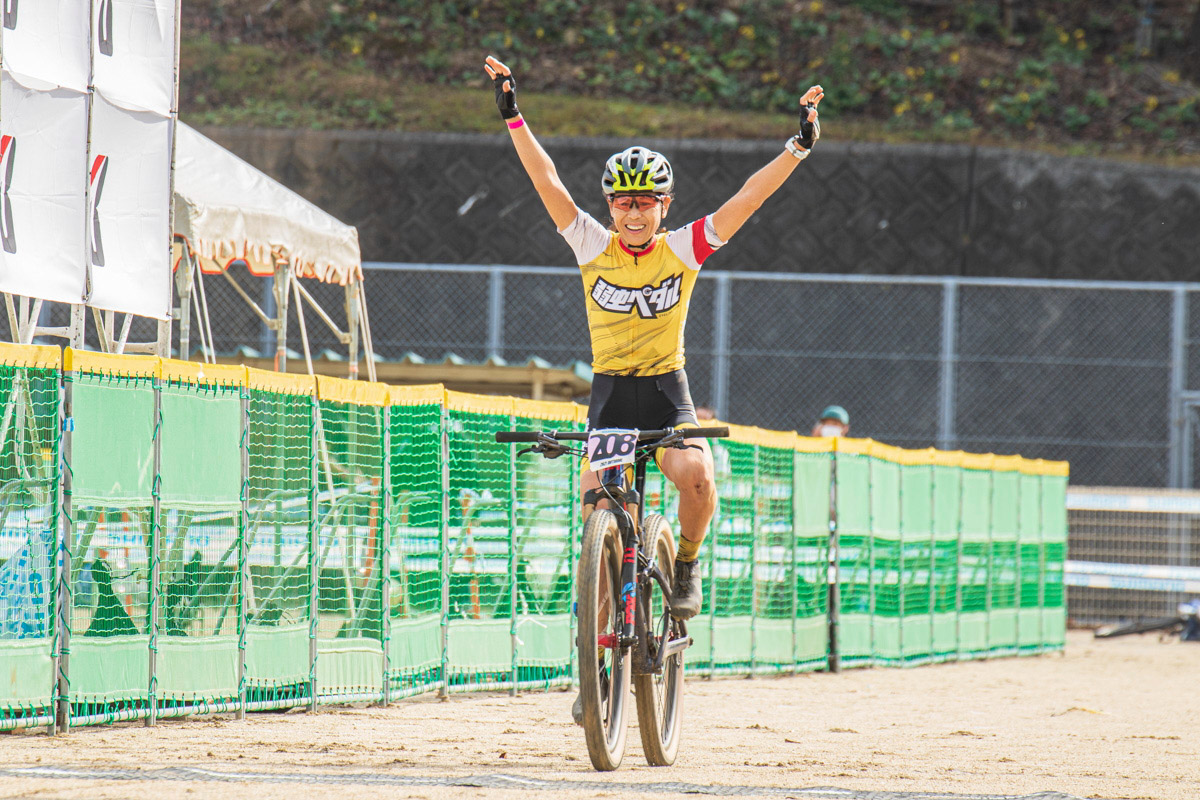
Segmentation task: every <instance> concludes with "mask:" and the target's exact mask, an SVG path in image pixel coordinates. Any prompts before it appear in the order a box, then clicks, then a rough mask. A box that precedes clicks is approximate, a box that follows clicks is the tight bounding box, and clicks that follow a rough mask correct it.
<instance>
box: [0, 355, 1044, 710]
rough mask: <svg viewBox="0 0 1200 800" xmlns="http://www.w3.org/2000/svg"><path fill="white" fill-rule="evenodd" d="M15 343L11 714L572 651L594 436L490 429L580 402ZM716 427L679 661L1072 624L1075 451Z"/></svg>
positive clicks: (815, 665) (568, 666) (1, 597)
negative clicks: (557, 451)
mask: <svg viewBox="0 0 1200 800" xmlns="http://www.w3.org/2000/svg"><path fill="white" fill-rule="evenodd" d="M0 353H2V354H4V355H5V357H6V358H5V359H0V398H2V399H3V400H4V402H5V412H4V416H3V418H2V419H0V477H2V478H3V484H2V486H0V492H2V494H0V514H2V515H3V516H2V519H3V525H0V656H2V657H3V658H4V663H5V664H6V665H9V664H11V665H13V666H12V668H11V670H9V671H7V673H6V674H10V675H11V678H10V680H9V681H8V682H7V683H3V682H0V728H11V727H18V726H22V727H24V726H30V725H37V724H50V723H51V722H52V721H53V716H54V712H55V711H56V710H57V711H58V712H59V714H60V716H65V717H67V718H68V719H67V721H68V723H69V724H72V725H81V724H90V723H103V722H112V721H117V720H124V719H134V718H140V717H149V718H151V719H154V718H158V717H164V716H171V715H183V714H192V713H204V712H209V711H215V710H221V709H233V710H238V711H245V710H250V711H253V710H265V709H273V708H287V707H291V706H296V705H315V704H317V703H339V702H351V701H365V702H378V701H387V700H391V699H396V698H400V697H404V696H408V695H413V694H418V693H421V692H426V691H431V690H437V691H442V692H447V691H464V690H478V689H488V688H491V689H496V688H502V689H506V690H512V691H517V690H519V689H544V688H548V687H550V686H553V685H557V684H561V683H566V682H569V681H570V680H571V679H572V675H573V674H574V666H575V665H574V663H573V660H574V649H575V648H574V634H575V618H574V615H573V613H572V600H573V594H574V579H575V575H574V565H575V560H576V558H577V554H578V551H579V537H580V535H581V528H582V525H581V521H580V518H579V516H580V507H579V497H578V495H579V479H580V473H579V467H578V463H577V462H574V461H572V460H571V459H568V458H560V459H556V460H547V459H542V458H538V457H523V458H517V457H516V450H517V449H518V448H517V446H513V445H501V444H498V443H496V441H495V438H494V434H495V433H496V432H497V431H499V430H505V429H517V430H539V429H541V430H581V429H582V424H581V422H582V417H583V414H582V410H581V409H580V408H579V407H577V406H573V405H569V404H560V403H540V402H533V401H526V400H516V399H513V398H496V397H485V396H480V395H469V394H462V393H457V392H447V391H445V390H444V389H443V388H442V387H440V386H431V387H403V388H389V387H386V386H382V385H379V384H369V383H363V382H351V381H341V380H336V379H327V378H320V379H312V378H307V377H298V376H285V375H279V374H277V373H269V372H261V371H257V370H246V369H244V368H241V367H215V366H212V365H204V366H200V365H194V364H188V363H187V362H173V361H170V360H166V359H156V358H148V357H119V356H103V355H99V354H87V353H75V352H73V351H67V352H66V355H65V356H64V357H63V358H62V361H61V366H60V361H59V355H58V353H59V351H57V350H54V349H52V348H21V347H5V348H0ZM60 405H61V408H62V413H63V414H64V416H65V417H66V418H67V419H66V423H65V424H63V425H62V426H60V425H59V421H58V419H59V413H60ZM60 431H63V432H65V434H66V436H65V437H64V436H63V435H60ZM712 447H713V453H714V463H715V468H716V478H717V483H718V494H719V497H720V500H719V507H718V511H717V514H716V517H715V518H714V520H713V523H712V525H711V526H710V531H709V538H708V540H707V543H706V544H705V546H704V548H703V550H702V551H701V555H700V559H701V560H700V565H701V569H702V574H703V576H704V580H705V587H706V597H705V602H704V608H703V610H702V612H701V614H700V615H699V616H698V617H696V618H695V619H693V620H692V621H691V622H690V623H689V633H690V634H691V635H692V637H693V639H694V642H695V644H694V646H693V647H692V648H691V649H690V650H689V652H688V656H687V663H688V669H689V671H691V672H693V673H706V672H707V673H737V674H748V673H757V672H780V671H797V670H811V669H823V668H827V667H830V666H835V667H838V668H840V667H842V666H855V665H866V664H878V665H912V664H921V663H926V662H930V661H944V660H950V659H964V658H975V657H983V656H995V655H1009V654H1015V653H1037V652H1044V651H1046V650H1055V649H1061V648H1062V646H1063V643H1064V630H1065V623H1066V610H1065V607H1064V601H1065V597H1064V592H1063V579H1062V572H1063V567H1064V561H1065V557H1066V538H1067V528H1066V511H1065V492H1066V485H1067V478H1066V469H1065V465H1061V464H1046V463H1043V462H1031V461H1026V460H1024V459H1021V458H1019V457H996V456H970V455H965V454H962V453H943V452H938V451H908V450H901V449H899V448H894V447H888V446H886V445H882V444H879V443H876V442H871V441H869V440H836V441H835V440H821V439H807V438H802V437H799V436H797V435H796V434H794V433H777V432H768V431H761V430H758V429H753V428H741V427H737V426H734V428H733V435H732V437H731V438H730V439H727V440H721V441H714V442H713V443H712ZM60 453H61V458H60ZM60 464H62V467H63V468H62V469H60ZM60 482H61V484H60ZM59 494H61V505H60V503H59V500H58V495H59ZM677 502H678V500H677V495H676V493H675V491H674V489H673V487H672V486H671V485H670V483H669V482H668V481H666V479H665V478H664V477H663V475H662V474H661V473H660V472H659V471H658V470H657V469H656V468H654V467H651V468H650V470H649V472H648V476H647V483H646V491H645V505H646V510H647V512H655V513H663V514H664V515H665V516H666V517H667V519H668V521H669V522H670V523H671V524H672V527H673V528H675V527H676V524H675V521H676V517H677V515H676V509H677ZM60 519H61V520H62V524H61V525H60ZM60 530H61V531H62V532H63V533H62V534H61V535H62V536H63V537H64V542H63V544H64V547H65V554H66V557H67V558H68V559H69V561H66V562H64V566H66V565H68V564H69V567H70V569H69V572H68V571H67V570H63V575H64V576H65V575H67V574H69V575H70V580H69V583H67V584H65V585H64V586H62V587H60V582H61V581H60V579H59V575H58V573H57V572H56V570H55V559H54V556H53V554H54V552H55V549H56V547H57V540H58V536H59V533H58V532H59V531H60ZM676 533H677V534H678V531H677V530H676ZM64 589H69V591H63V590H64ZM59 596H61V597H62V600H63V602H62V603H61V605H62V608H63V610H64V613H65V614H66V617H65V619H66V622H67V627H66V628H65V629H63V630H61V631H60V630H59V629H58V626H57V619H58V616H57V614H56V613H55V609H56V603H57V602H58V597H59ZM831 601H833V602H832V604H831ZM59 638H61V639H62V640H63V646H61V647H60V646H59V644H58V641H59ZM60 673H61V676H62V681H61V682H59V681H58V680H57V678H58V675H59V674H60ZM58 686H61V687H62V691H61V693H60V692H59V691H58V689H57V688H56V687H58ZM59 694H61V697H59V696H58V695H59ZM56 704H57V708H56Z"/></svg>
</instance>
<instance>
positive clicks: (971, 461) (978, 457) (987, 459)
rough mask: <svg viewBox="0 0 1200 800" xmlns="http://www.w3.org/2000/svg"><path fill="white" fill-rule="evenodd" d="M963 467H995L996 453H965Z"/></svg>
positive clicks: (985, 468)
mask: <svg viewBox="0 0 1200 800" xmlns="http://www.w3.org/2000/svg"><path fill="white" fill-rule="evenodd" d="M962 467H963V469H984V470H991V469H995V468H996V455H995V453H963V459H962Z"/></svg>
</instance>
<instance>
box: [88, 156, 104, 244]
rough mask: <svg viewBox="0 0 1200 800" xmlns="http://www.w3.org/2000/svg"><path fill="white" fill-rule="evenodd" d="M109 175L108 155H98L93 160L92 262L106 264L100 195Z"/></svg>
mask: <svg viewBox="0 0 1200 800" xmlns="http://www.w3.org/2000/svg"><path fill="white" fill-rule="evenodd" d="M107 175H108V156H96V160H95V161H93V162H92V194H91V200H90V204H91V212H92V264H93V265H94V266H97V267H103V266H104V242H102V241H101V240H100V195H102V194H103V193H104V178H105V176H107Z"/></svg>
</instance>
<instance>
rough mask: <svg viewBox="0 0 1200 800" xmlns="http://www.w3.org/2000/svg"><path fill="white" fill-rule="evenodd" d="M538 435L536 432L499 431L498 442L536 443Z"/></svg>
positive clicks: (497, 433)
mask: <svg viewBox="0 0 1200 800" xmlns="http://www.w3.org/2000/svg"><path fill="white" fill-rule="evenodd" d="M537 440H538V434H537V432H536V431H497V432H496V441H497V442H536V441H537Z"/></svg>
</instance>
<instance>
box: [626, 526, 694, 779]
mask: <svg viewBox="0 0 1200 800" xmlns="http://www.w3.org/2000/svg"><path fill="white" fill-rule="evenodd" d="M642 552H643V553H644V554H645V555H646V557H647V558H648V559H657V561H658V567H659V569H661V570H662V571H663V574H664V575H666V577H667V583H668V585H670V583H671V581H672V580H673V577H674V573H675V537H674V536H673V535H672V534H671V527H670V525H668V524H667V521H666V520H665V519H663V518H662V517H661V516H659V515H658V514H650V515H648V516H647V517H646V519H645V521H644V523H643V526H642ZM638 603H639V605H641V607H642V609H641V613H642V620H643V622H644V624H645V630H644V631H643V636H645V637H646V639H647V641H648V642H649V643H650V644H651V646H650V647H649V648H648V654H649V656H650V657H653V656H654V654H655V653H657V652H658V648H659V647H662V646H664V645H665V644H666V642H660V641H659V640H658V636H659V633H660V631H661V627H660V623H661V620H662V615H663V614H664V613H666V603H665V602H664V599H663V592H662V587H661V586H659V585H658V582H657V581H655V580H653V579H651V580H650V581H649V582H648V584H647V585H645V586H643V587H642V592H641V594H640V596H639V598H638ZM678 625H679V623H677V622H676V621H675V620H673V619H672V620H671V621H670V623H669V627H668V628H667V631H668V633H667V638H668V639H671V638H676V637H678V636H679V631H678ZM684 652H685V651H680V652H678V653H676V654H674V655H672V656H670V657H669V658H667V660H666V662H665V663H664V664H663V668H662V672H661V673H660V674H657V675H635V676H634V677H633V683H634V694H635V696H636V698H637V712H638V732H639V733H640V734H641V737H642V751H643V752H644V753H645V755H646V761H647V763H649V764H650V766H652V767H669V766H671V765H672V764H674V763H675V756H676V754H677V753H678V752H679V738H680V732H681V728H682V724H681V721H682V711H683V653H684Z"/></svg>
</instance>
